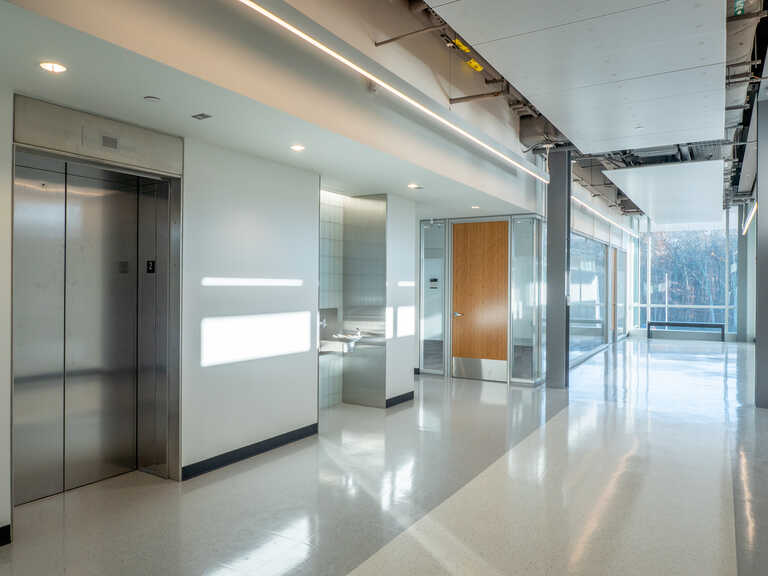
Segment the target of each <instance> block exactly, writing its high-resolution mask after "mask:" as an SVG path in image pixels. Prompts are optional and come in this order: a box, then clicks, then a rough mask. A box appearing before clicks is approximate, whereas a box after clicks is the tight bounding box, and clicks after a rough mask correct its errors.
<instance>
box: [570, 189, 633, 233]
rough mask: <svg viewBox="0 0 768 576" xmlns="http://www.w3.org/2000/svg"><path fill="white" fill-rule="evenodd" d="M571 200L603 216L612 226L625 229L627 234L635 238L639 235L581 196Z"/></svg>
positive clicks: (572, 197) (596, 214)
mask: <svg viewBox="0 0 768 576" xmlns="http://www.w3.org/2000/svg"><path fill="white" fill-rule="evenodd" d="M571 200H573V201H574V202H576V204H578V205H579V206H582V207H584V208H586V209H587V210H588V211H589V212H591V213H592V214H594V215H595V216H597V217H598V218H602V219H603V220H605V221H606V222H608V224H610V225H611V226H616V228H618V229H620V230H624V232H626V233H627V234H629V235H630V236H632V237H633V238H637V237H638V236H637V234H636V233H635V232H633V231H632V230H630V229H629V228H627V227H626V226H622V225H621V224H617V223H616V222H614V221H613V220H611V219H610V218H608V217H607V216H605V215H604V214H601V213H600V212H598V211H597V210H595V209H594V208H592V206H590V205H589V204H587V203H586V202H584V200H582V199H580V198H576V196H571Z"/></svg>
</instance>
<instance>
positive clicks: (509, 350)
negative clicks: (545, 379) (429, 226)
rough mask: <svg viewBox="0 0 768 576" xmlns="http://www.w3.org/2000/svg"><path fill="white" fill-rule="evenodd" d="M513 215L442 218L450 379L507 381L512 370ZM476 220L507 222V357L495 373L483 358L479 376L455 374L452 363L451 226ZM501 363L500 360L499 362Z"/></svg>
mask: <svg viewBox="0 0 768 576" xmlns="http://www.w3.org/2000/svg"><path fill="white" fill-rule="evenodd" d="M516 216H519V215H516ZM514 217H515V216H513V215H510V216H488V217H484V218H455V219H450V220H445V222H446V224H447V230H446V236H447V237H446V265H445V268H446V276H447V278H446V280H445V288H446V295H445V300H446V302H445V307H446V316H445V319H446V322H445V328H446V330H445V332H446V334H445V341H446V344H445V349H446V357H445V370H446V372H445V373H446V374H448V375H450V376H451V377H452V378H466V379H469V380H483V381H486V380H487V381H494V382H504V383H509V375H510V373H511V370H510V358H512V356H511V354H512V333H511V326H512V306H511V296H512V295H511V289H512V266H510V261H509V258H510V256H511V254H512V236H513V235H512V224H513V218H514ZM478 222H506V224H507V298H506V304H507V315H506V316H507V321H506V334H507V360H506V362H504V365H505V367H504V374H503V375H501V374H497V373H495V372H493V371H490V372H488V373H486V372H487V371H486V370H485V369H484V366H483V363H482V361H480V362H479V364H480V369H481V373H480V375H479V376H477V377H476V376H474V375H473V376H467V375H462V376H457V375H456V374H455V373H454V362H453V320H454V318H453V314H454V312H455V310H454V309H453V283H454V270H453V255H454V253H453V225H454V224H466V223H478ZM500 362H503V361H500Z"/></svg>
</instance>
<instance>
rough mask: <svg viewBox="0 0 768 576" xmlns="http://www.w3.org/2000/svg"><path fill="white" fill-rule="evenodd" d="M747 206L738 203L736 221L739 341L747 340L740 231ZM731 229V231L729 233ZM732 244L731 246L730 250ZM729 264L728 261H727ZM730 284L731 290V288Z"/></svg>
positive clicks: (743, 251)
mask: <svg viewBox="0 0 768 576" xmlns="http://www.w3.org/2000/svg"><path fill="white" fill-rule="evenodd" d="M748 211H749V210H748V206H747V205H746V204H740V205H739V217H738V219H737V222H736V238H738V240H737V246H736V247H735V248H736V258H737V260H738V262H737V264H736V273H737V275H738V277H737V280H736V282H737V284H736V338H737V339H738V340H739V342H746V341H747V282H749V278H748V276H747V265H748V264H747V237H746V236H744V235H743V234H742V233H741V225H742V222H744V220H745V218H746V217H747V212H748ZM732 233H733V231H731V234H732ZM733 249H734V246H731V250H733ZM729 257H730V255H729ZM729 266H730V262H729ZM733 288H734V287H733V286H731V290H733Z"/></svg>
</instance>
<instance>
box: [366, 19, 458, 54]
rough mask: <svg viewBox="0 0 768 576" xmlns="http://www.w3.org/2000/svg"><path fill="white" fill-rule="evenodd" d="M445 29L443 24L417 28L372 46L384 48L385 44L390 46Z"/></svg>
mask: <svg viewBox="0 0 768 576" xmlns="http://www.w3.org/2000/svg"><path fill="white" fill-rule="evenodd" d="M443 28H445V24H435V25H434V26H427V27H426V28H419V29H418V30H413V31H412V32H405V33H403V34H398V35H397V36H393V37H392V38H387V39H386V40H379V41H378V42H374V43H373V44H374V46H376V48H378V47H379V46H386V45H387V44H391V43H392V42H399V41H400V40H403V39H405V38H410V37H411V36H418V35H420V34H426V33H427V32H434V31H435V30H442V29H443Z"/></svg>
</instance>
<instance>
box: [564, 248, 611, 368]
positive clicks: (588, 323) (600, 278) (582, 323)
mask: <svg viewBox="0 0 768 576" xmlns="http://www.w3.org/2000/svg"><path fill="white" fill-rule="evenodd" d="M607 260H608V247H607V246H606V245H605V244H602V243H601V242H598V241H596V240H592V239H590V238H586V237H584V236H581V235H579V234H574V233H571V268H570V310H571V315H570V355H571V361H573V360H576V359H578V358H579V357H580V356H582V355H584V354H588V353H589V352H591V351H592V350H594V349H595V348H597V347H598V346H600V345H602V344H605V343H606V342H607V323H606V319H607V314H606V312H607V307H608V300H607V297H608V294H607V288H608V285H607Z"/></svg>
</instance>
